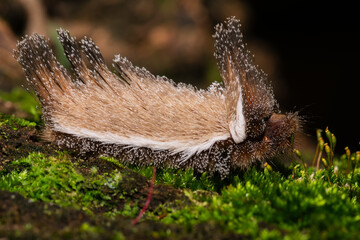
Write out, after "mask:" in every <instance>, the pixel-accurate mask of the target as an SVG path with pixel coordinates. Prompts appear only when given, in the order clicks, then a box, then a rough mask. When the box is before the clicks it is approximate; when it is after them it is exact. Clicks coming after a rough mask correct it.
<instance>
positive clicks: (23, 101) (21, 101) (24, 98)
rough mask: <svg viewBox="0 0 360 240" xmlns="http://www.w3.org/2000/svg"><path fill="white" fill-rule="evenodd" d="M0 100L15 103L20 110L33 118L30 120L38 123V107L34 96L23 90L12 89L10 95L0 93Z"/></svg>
mask: <svg viewBox="0 0 360 240" xmlns="http://www.w3.org/2000/svg"><path fill="white" fill-rule="evenodd" d="M0 98H1V99H4V100H6V101H10V102H15V103H17V104H18V106H19V107H20V109H21V110H23V111H24V112H27V113H29V114H30V115H31V116H32V117H33V119H31V120H33V121H35V122H40V118H41V108H40V105H39V104H38V102H37V101H36V100H35V98H34V96H32V95H31V94H30V93H29V92H28V91H26V90H25V89H24V88H20V87H16V88H14V89H12V91H11V92H10V93H6V92H2V91H0Z"/></svg>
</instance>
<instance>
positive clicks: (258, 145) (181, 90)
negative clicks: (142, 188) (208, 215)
mask: <svg viewBox="0 0 360 240" xmlns="http://www.w3.org/2000/svg"><path fill="white" fill-rule="evenodd" d="M215 30H216V32H215V34H214V38H215V57H216V59H217V63H218V67H219V70H220V74H221V77H222V80H223V82H224V87H222V85H221V84H218V83H213V84H212V85H211V86H210V87H209V88H208V89H207V90H198V89H196V88H194V87H192V86H190V85H185V84H182V83H179V84H176V83H174V82H173V81H171V80H169V79H167V78H166V77H160V76H154V75H153V74H151V73H150V72H149V71H147V70H146V69H145V68H139V67H136V66H133V64H132V63H131V62H130V61H129V60H127V59H126V58H125V57H121V56H120V55H117V56H115V59H114V61H113V66H114V68H115V69H116V73H114V72H112V71H110V70H109V68H108V67H107V66H106V65H105V61H104V59H103V57H102V55H101V53H100V51H99V49H98V47H97V46H96V45H95V44H94V42H93V41H92V40H91V39H89V38H86V37H85V38H83V39H82V40H80V41H76V39H75V38H74V37H71V36H70V34H69V32H68V31H66V30H63V29H60V30H58V34H59V39H60V42H61V44H62V45H63V48H64V52H65V55H66V57H67V59H68V60H69V62H70V63H71V65H72V69H73V71H72V73H70V72H69V71H68V70H66V69H65V68H64V67H63V66H62V65H61V64H60V63H59V62H58V61H57V60H56V58H55V56H54V54H53V52H52V50H51V48H50V47H49V45H48V41H47V40H46V39H45V38H44V37H43V36H39V35H37V34H33V35H31V36H25V37H24V38H23V39H22V40H21V41H20V42H19V43H18V45H17V50H14V56H15V58H16V59H17V61H18V62H19V63H20V64H21V65H22V67H23V69H24V72H25V74H26V78H27V81H28V82H29V84H30V85H31V87H32V88H33V89H34V91H35V93H36V95H37V97H38V98H39V100H40V102H41V105H42V109H43V119H44V122H45V129H44V138H45V139H46V140H48V141H51V142H53V143H55V144H57V145H59V146H60V147H62V148H70V149H76V150H78V151H80V152H81V153H97V154H102V155H107V156H112V157H115V158H118V159H119V160H120V161H123V162H125V163H130V164H138V165H152V166H156V167H165V166H166V167H174V168H193V169H194V170H195V171H197V172H200V173H201V172H204V171H207V172H209V173H210V174H211V175H213V174H218V175H220V177H221V178H225V177H227V176H228V175H229V173H230V172H231V171H232V170H236V169H239V168H240V169H243V168H247V167H249V166H251V165H252V164H253V163H254V162H257V161H260V162H263V161H264V160H266V159H268V158H271V157H274V156H276V155H279V154H282V153H283V152H286V151H289V150H290V149H291V146H292V137H293V135H294V133H295V132H296V131H297V130H298V128H299V123H298V117H297V114H296V113H287V114H282V113H280V111H279V108H278V104H277V102H276V100H275V98H274V94H273V91H272V88H271V86H270V85H269V84H268V83H267V81H266V75H265V74H264V73H263V72H262V71H261V70H259V69H258V67H257V66H255V65H254V64H253V60H252V57H251V55H250V52H249V51H247V50H246V47H245V44H244V43H243V36H242V33H241V31H240V22H239V20H237V19H235V18H234V17H232V18H229V19H227V21H226V22H225V24H218V25H217V26H216V27H215ZM84 56H85V57H84ZM86 61H87V62H86ZM88 66H89V67H88Z"/></svg>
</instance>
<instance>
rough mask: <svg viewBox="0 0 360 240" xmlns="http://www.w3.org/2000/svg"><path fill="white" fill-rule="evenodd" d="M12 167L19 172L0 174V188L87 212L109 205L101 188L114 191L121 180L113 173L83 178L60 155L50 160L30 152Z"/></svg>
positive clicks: (3, 172) (117, 174) (69, 162)
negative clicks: (16, 167) (15, 167)
mask: <svg viewBox="0 0 360 240" xmlns="http://www.w3.org/2000/svg"><path fill="white" fill-rule="evenodd" d="M12 165H15V166H19V169H20V171H11V172H7V171H6V170H3V171H0V176H1V178H0V179H1V181H0V189H3V190H8V191H12V192H18V193H21V194H22V195H24V196H25V197H27V198H31V199H35V200H40V201H45V202H54V203H56V204H58V205H60V206H72V207H75V208H79V209H82V210H86V211H87V212H91V210H93V209H95V208H98V207H104V206H107V205H110V200H111V197H110V196H108V195H106V194H105V193H104V192H103V191H104V186H105V187H106V189H108V188H114V187H115V186H116V185H117V184H118V183H119V181H121V176H119V173H118V172H117V171H116V170H115V171H113V173H112V174H110V175H106V176H102V175H97V174H96V172H95V173H94V172H93V173H92V174H90V176H86V177H85V176H84V175H82V174H80V173H79V172H78V171H76V170H75V168H74V164H73V163H72V162H71V161H70V160H69V158H68V157H67V155H66V154H63V153H59V154H58V156H54V157H46V156H44V155H43V154H41V153H32V154H30V155H29V156H28V157H26V158H22V159H19V160H16V161H13V162H12Z"/></svg>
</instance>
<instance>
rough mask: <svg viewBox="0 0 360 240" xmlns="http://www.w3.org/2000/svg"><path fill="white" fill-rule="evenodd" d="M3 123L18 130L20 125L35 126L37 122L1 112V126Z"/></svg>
mask: <svg viewBox="0 0 360 240" xmlns="http://www.w3.org/2000/svg"><path fill="white" fill-rule="evenodd" d="M3 125H7V126H10V127H11V128H12V129H13V130H17V129H18V127H19V126H20V127H35V126H36V123H35V122H31V121H28V120H25V119H22V118H17V117H14V116H8V115H5V114H2V113H0V127H1V126H3Z"/></svg>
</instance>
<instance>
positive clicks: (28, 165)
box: [0, 117, 360, 239]
mask: <svg viewBox="0 0 360 240" xmlns="http://www.w3.org/2000/svg"><path fill="white" fill-rule="evenodd" d="M1 123H6V124H14V126H15V125H16V126H19V123H18V122H17V120H16V119H14V118H11V117H8V118H1ZM24 125H25V126H26V125H27V124H24ZM324 133H325V137H324V138H322V136H321V133H319V135H318V151H317V154H316V156H314V158H313V159H314V163H315V166H316V163H317V161H318V160H319V159H320V160H321V162H322V163H323V165H320V167H322V168H320V169H316V167H314V166H309V165H311V164H310V162H312V160H313V159H311V160H310V161H309V160H308V159H306V158H304V157H303V156H302V154H301V153H300V152H299V151H295V153H296V155H297V156H298V158H299V162H297V161H295V160H294V161H293V163H292V164H291V165H290V166H289V167H283V168H287V169H288V171H287V172H289V174H282V173H281V172H277V171H274V170H272V169H275V168H271V167H266V168H264V169H258V168H255V167H254V168H252V169H250V170H248V171H246V172H244V173H242V174H239V175H234V176H232V177H231V178H230V179H228V180H226V181H220V180H219V179H213V178H210V177H208V176H207V175H206V174H202V175H200V176H198V175H196V174H194V173H193V171H192V170H181V169H158V171H157V175H156V184H157V187H158V188H157V189H158V190H157V191H161V189H163V188H161V186H162V185H164V186H169V185H170V186H173V187H175V188H178V189H182V190H181V191H180V190H179V191H180V192H183V194H184V195H185V196H186V199H187V200H186V201H187V202H185V201H184V198H181V200H179V199H177V200H174V201H172V202H167V203H164V202H162V201H163V200H162V199H159V193H157V192H156V191H155V193H154V196H153V200H152V202H156V201H158V202H159V201H160V202H161V203H157V205H156V207H153V208H152V209H151V211H148V212H146V214H145V216H144V218H143V220H142V221H143V223H142V224H144V223H145V222H146V220H151V221H152V224H154V223H161V224H165V225H169V226H170V225H171V226H174V225H175V226H179V227H182V229H185V230H186V231H187V232H188V233H194V234H195V232H196V231H201V230H199V229H212V230H211V231H213V230H214V229H216V231H221V232H222V233H224V234H238V235H237V236H245V237H249V238H254V239H340V238H341V239H354V238H356V237H357V236H358V235H359V234H360V230H359V226H360V168H359V166H360V152H351V151H350V149H348V148H347V149H346V150H345V154H343V155H340V156H337V155H336V154H334V149H335V145H336V140H335V137H334V136H333V134H332V133H331V132H329V130H326V131H324ZM324 139H325V140H324ZM325 146H328V148H327V149H325ZM90 161H91V164H90V163H89V162H90ZM321 162H320V164H321ZM9 164H11V167H6V168H4V169H3V170H2V171H0V189H2V190H8V191H12V192H18V193H21V194H22V195H23V196H25V197H26V198H28V199H34V200H37V201H42V202H50V203H56V204H57V205H59V206H62V207H66V206H71V207H73V208H76V209H80V210H82V211H86V212H87V213H90V214H92V215H95V216H97V214H101V216H103V217H106V218H108V219H116V218H117V217H119V216H126V217H130V218H134V217H135V216H136V215H137V214H138V213H139V211H140V209H141V208H142V206H143V203H144V201H145V200H144V198H146V194H147V182H146V181H144V179H145V178H144V177H142V176H140V175H139V174H136V173H134V171H135V172H137V173H140V174H142V175H143V176H145V177H146V178H147V179H151V176H152V167H146V168H140V167H135V166H130V167H127V166H124V165H123V164H121V163H119V161H118V160H116V159H113V158H108V157H100V158H98V159H92V160H76V161H74V160H71V157H70V156H69V155H68V154H66V153H64V152H59V153H57V154H55V155H53V156H46V155H44V154H41V153H32V154H30V155H29V156H28V157H26V158H21V159H18V160H16V161H13V162H12V163H9ZM8 169H11V170H8ZM139 176H140V177H139ZM138 182H140V184H136V183H138ZM142 187H143V188H142ZM169 189H170V188H166V191H169ZM166 194H167V193H166ZM166 194H165V195H163V196H165V197H167V196H168V195H166ZM100 210H101V211H100ZM99 212H101V213H99ZM28 228H31V225H28ZM77 231H79V232H83V233H84V234H91V235H94V236H98V237H99V238H100V237H101V235H102V234H104V233H105V232H104V231H105V230H104V228H103V227H99V226H97V225H96V224H94V223H91V222H84V223H82V224H81V226H80V227H79V228H77ZM204 231H210V230H204ZM214 231H215V230H214ZM173 234H176V233H172V232H171V231H170V232H168V231H165V230H164V229H162V230H161V231H160V230H159V232H156V231H153V235H154V237H169V236H174V235H173ZM118 238H119V239H123V238H124V236H123V235H122V233H119V235H118Z"/></svg>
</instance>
